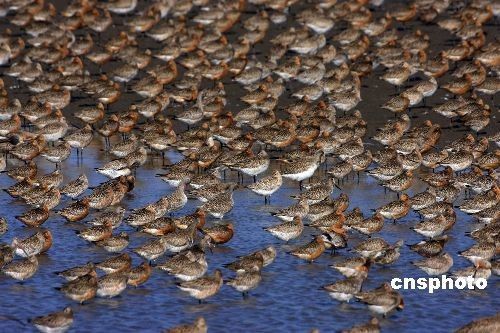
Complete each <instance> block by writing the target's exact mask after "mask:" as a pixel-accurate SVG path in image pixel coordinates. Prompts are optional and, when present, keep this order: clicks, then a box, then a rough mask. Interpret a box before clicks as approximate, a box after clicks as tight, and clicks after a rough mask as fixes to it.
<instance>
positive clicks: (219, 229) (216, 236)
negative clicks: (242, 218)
mask: <svg viewBox="0 0 500 333" xmlns="http://www.w3.org/2000/svg"><path fill="white" fill-rule="evenodd" d="M200 231H201V233H202V234H204V235H205V237H206V238H207V240H208V242H209V244H224V243H227V242H229V241H230V240H231V238H233V235H234V226H233V224H232V223H227V224H216V225H214V226H212V227H208V228H202V229H201V230H200Z"/></svg>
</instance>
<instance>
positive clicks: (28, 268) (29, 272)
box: [2, 256, 38, 281]
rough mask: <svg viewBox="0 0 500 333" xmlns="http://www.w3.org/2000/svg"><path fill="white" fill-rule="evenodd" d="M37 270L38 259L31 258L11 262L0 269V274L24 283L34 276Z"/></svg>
mask: <svg viewBox="0 0 500 333" xmlns="http://www.w3.org/2000/svg"><path fill="white" fill-rule="evenodd" d="M37 270H38V259H37V258H36V257H35V256H31V257H28V258H25V259H20V260H15V261H11V262H10V263H8V264H6V265H5V266H3V267H2V272H3V273H4V274H5V275H8V276H10V277H11V278H13V279H16V280H19V281H24V280H27V279H29V278H31V277H32V276H33V275H35V273H36V271H37Z"/></svg>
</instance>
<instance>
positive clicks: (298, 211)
mask: <svg viewBox="0 0 500 333" xmlns="http://www.w3.org/2000/svg"><path fill="white" fill-rule="evenodd" d="M308 213H309V203H308V200H307V199H301V200H299V201H297V203H296V204H294V205H292V206H289V207H287V208H283V209H280V210H279V211H277V212H273V213H271V215H273V216H276V217H277V218H279V219H280V220H282V221H288V222H291V221H292V220H293V219H294V218H295V217H299V218H304V217H305V216H307V214H308Z"/></svg>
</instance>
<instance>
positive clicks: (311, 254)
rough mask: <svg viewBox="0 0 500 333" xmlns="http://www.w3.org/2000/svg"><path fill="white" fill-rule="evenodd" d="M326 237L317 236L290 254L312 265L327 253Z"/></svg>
mask: <svg viewBox="0 0 500 333" xmlns="http://www.w3.org/2000/svg"><path fill="white" fill-rule="evenodd" d="M324 237H325V236H323V235H319V236H316V237H315V238H314V239H313V240H312V241H311V242H310V243H308V244H305V245H302V246H299V247H298V248H296V249H294V250H292V251H290V252H289V253H290V254H291V255H293V256H295V257H298V258H300V259H303V260H307V261H309V262H310V263H311V262H313V261H314V260H316V259H317V258H319V257H320V256H321V255H322V254H323V252H324V251H325V248H326V247H325V239H324Z"/></svg>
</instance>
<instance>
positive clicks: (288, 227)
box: [264, 216, 304, 242]
mask: <svg viewBox="0 0 500 333" xmlns="http://www.w3.org/2000/svg"><path fill="white" fill-rule="evenodd" d="M303 229H304V225H303V223H302V218H301V217H299V216H296V217H294V218H293V219H292V220H291V221H286V222H283V223H281V224H278V225H275V226H272V227H265V228H264V230H266V231H268V232H270V233H271V234H272V235H273V236H275V237H277V238H279V239H281V240H284V241H285V242H288V241H289V240H291V239H294V238H297V237H299V236H300V235H301V234H302V230H303Z"/></svg>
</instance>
